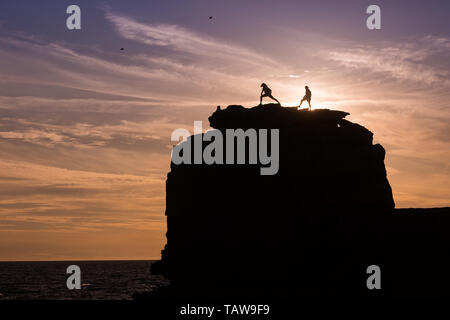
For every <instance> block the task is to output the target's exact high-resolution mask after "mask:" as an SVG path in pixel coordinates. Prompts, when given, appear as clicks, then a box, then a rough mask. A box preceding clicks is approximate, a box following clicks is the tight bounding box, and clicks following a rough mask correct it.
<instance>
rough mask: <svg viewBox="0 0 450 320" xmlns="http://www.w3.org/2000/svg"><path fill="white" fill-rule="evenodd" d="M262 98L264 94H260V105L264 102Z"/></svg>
mask: <svg viewBox="0 0 450 320" xmlns="http://www.w3.org/2000/svg"><path fill="white" fill-rule="evenodd" d="M262 98H263V96H262V95H260V96H259V104H260V105H261V104H262Z"/></svg>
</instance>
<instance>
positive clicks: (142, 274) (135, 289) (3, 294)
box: [0, 260, 169, 300]
mask: <svg viewBox="0 0 450 320" xmlns="http://www.w3.org/2000/svg"><path fill="white" fill-rule="evenodd" d="M154 262H156V261H152V260H140V261H128V260H127V261H36V262H0V300H131V299H132V295H133V294H134V293H142V292H149V291H153V290H155V289H157V288H158V287H160V286H165V285H168V284H169V281H168V280H167V279H166V278H164V277H163V276H160V275H152V274H151V272H150V266H151V264H152V263H154ZM70 265H77V266H79V267H80V271H81V289H78V290H77V289H73V290H69V289H68V288H67V285H66V281H67V278H68V277H69V276H70V275H71V274H67V273H66V270H67V267H68V266H70Z"/></svg>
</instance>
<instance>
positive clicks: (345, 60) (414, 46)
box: [322, 36, 450, 86]
mask: <svg viewBox="0 0 450 320" xmlns="http://www.w3.org/2000/svg"><path fill="white" fill-rule="evenodd" d="M449 46H450V39H447V38H443V37H440V38H438V37H432V36H427V37H424V38H422V39H421V40H419V41H414V42H405V43H387V42H382V43H379V44H378V45H358V46H355V47H351V48H343V49H335V50H331V51H329V52H323V53H322V54H323V55H324V56H325V57H326V58H328V59H329V60H331V61H335V62H338V63H339V64H341V65H343V66H345V67H349V68H356V69H366V70H369V71H371V72H374V73H385V74H388V75H390V76H391V77H393V78H396V79H399V80H403V81H405V80H406V81H417V82H420V83H423V84H426V85H438V86H449V85H450V81H449V75H450V71H449V69H448V68H442V64H446V63H445V60H442V61H441V62H440V63H434V61H430V60H429V59H431V58H433V57H434V56H435V55H437V54H439V55H440V58H441V59H447V60H448V58H450V51H449V50H448V48H449ZM447 67H448V64H447Z"/></svg>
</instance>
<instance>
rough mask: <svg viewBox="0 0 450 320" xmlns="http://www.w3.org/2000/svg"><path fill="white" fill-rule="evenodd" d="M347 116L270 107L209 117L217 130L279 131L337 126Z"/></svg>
mask: <svg viewBox="0 0 450 320" xmlns="http://www.w3.org/2000/svg"><path fill="white" fill-rule="evenodd" d="M348 115H349V113H348V112H344V111H339V110H329V109H316V110H312V111H309V110H308V109H300V110H298V109H297V107H282V106H280V105H279V104H275V103H270V104H264V105H260V106H256V107H253V108H244V107H243V106H240V105H230V106H228V107H226V108H225V109H220V107H217V110H216V111H215V112H214V113H213V114H212V115H211V116H210V117H209V122H210V126H211V127H213V128H216V129H225V128H281V127H286V126H290V125H293V124H296V125H299V124H303V125H311V124H315V125H317V124H319V123H320V124H328V125H334V126H336V125H338V124H339V123H340V122H341V120H342V119H344V118H345V117H346V116H348Z"/></svg>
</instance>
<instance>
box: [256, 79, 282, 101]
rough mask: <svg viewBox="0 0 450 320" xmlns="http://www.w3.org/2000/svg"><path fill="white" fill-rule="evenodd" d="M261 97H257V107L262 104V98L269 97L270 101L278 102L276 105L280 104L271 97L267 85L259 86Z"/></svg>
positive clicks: (270, 91)
mask: <svg viewBox="0 0 450 320" xmlns="http://www.w3.org/2000/svg"><path fill="white" fill-rule="evenodd" d="M261 87H262V89H261V96H260V97H259V105H261V104H262V98H263V97H269V98H270V99H272V100H275V101H276V102H278V104H280V101H278V100H277V99H275V98H274V97H273V96H272V90H271V89H270V88H269V87H268V86H267V84H265V83H264V82H263V83H262V84H261Z"/></svg>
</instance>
